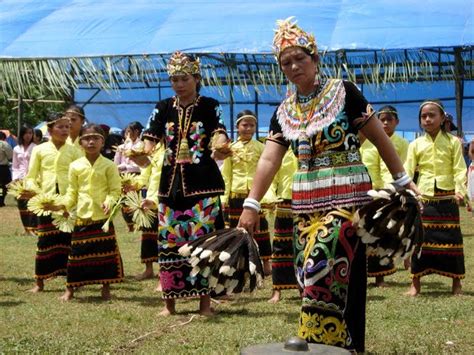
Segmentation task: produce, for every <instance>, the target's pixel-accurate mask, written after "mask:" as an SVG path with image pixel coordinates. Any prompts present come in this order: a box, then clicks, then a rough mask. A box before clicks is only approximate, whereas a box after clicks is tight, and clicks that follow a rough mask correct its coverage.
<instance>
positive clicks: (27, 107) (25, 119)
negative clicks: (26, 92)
mask: <svg viewBox="0 0 474 355" xmlns="http://www.w3.org/2000/svg"><path fill="white" fill-rule="evenodd" d="M41 99H51V100H64V101H65V102H68V101H69V100H67V98H66V99H64V98H58V97H54V96H50V97H41ZM65 106H66V103H45V102H23V104H22V109H23V115H22V120H21V122H20V127H21V126H22V125H24V124H28V125H30V126H32V127H34V126H36V125H37V124H38V123H40V122H42V121H44V119H45V118H46V116H47V115H48V113H49V112H51V111H61V110H63V109H64V108H65ZM0 129H8V130H10V131H11V132H12V133H13V134H15V135H16V134H17V133H18V129H19V127H18V101H9V100H8V97H7V96H6V95H5V94H3V93H0Z"/></svg>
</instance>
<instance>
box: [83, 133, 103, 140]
mask: <svg viewBox="0 0 474 355" xmlns="http://www.w3.org/2000/svg"><path fill="white" fill-rule="evenodd" d="M89 137H99V138H102V139H104V140H105V138H104V136H103V135H102V134H100V133H86V134H83V135H82V136H80V137H79V140H82V139H86V138H89Z"/></svg>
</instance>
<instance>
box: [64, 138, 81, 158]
mask: <svg viewBox="0 0 474 355" xmlns="http://www.w3.org/2000/svg"><path fill="white" fill-rule="evenodd" d="M66 143H69V144H72V145H73V146H75V147H76V148H77V149H79V151H80V152H81V156H85V152H84V149H82V146H81V142H80V139H79V137H77V138H76V139H75V140H74V141H73V140H72V138H71V137H67V139H66Z"/></svg>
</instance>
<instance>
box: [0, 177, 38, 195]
mask: <svg viewBox="0 0 474 355" xmlns="http://www.w3.org/2000/svg"><path fill="white" fill-rule="evenodd" d="M7 189H8V193H9V194H10V195H12V196H13V197H15V198H16V199H19V198H20V196H21V195H22V194H23V193H25V192H35V193H36V191H33V190H31V189H27V188H26V180H24V179H21V180H15V181H12V182H11V183H9V184H8V185H7Z"/></svg>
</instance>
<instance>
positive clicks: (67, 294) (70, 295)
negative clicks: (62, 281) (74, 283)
mask: <svg viewBox="0 0 474 355" xmlns="http://www.w3.org/2000/svg"><path fill="white" fill-rule="evenodd" d="M73 298H74V290H73V289H72V288H70V287H67V288H66V291H65V292H64V294H63V295H62V296H61V297H59V299H60V300H61V301H64V302H67V301H70V300H72V299H73Z"/></svg>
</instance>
